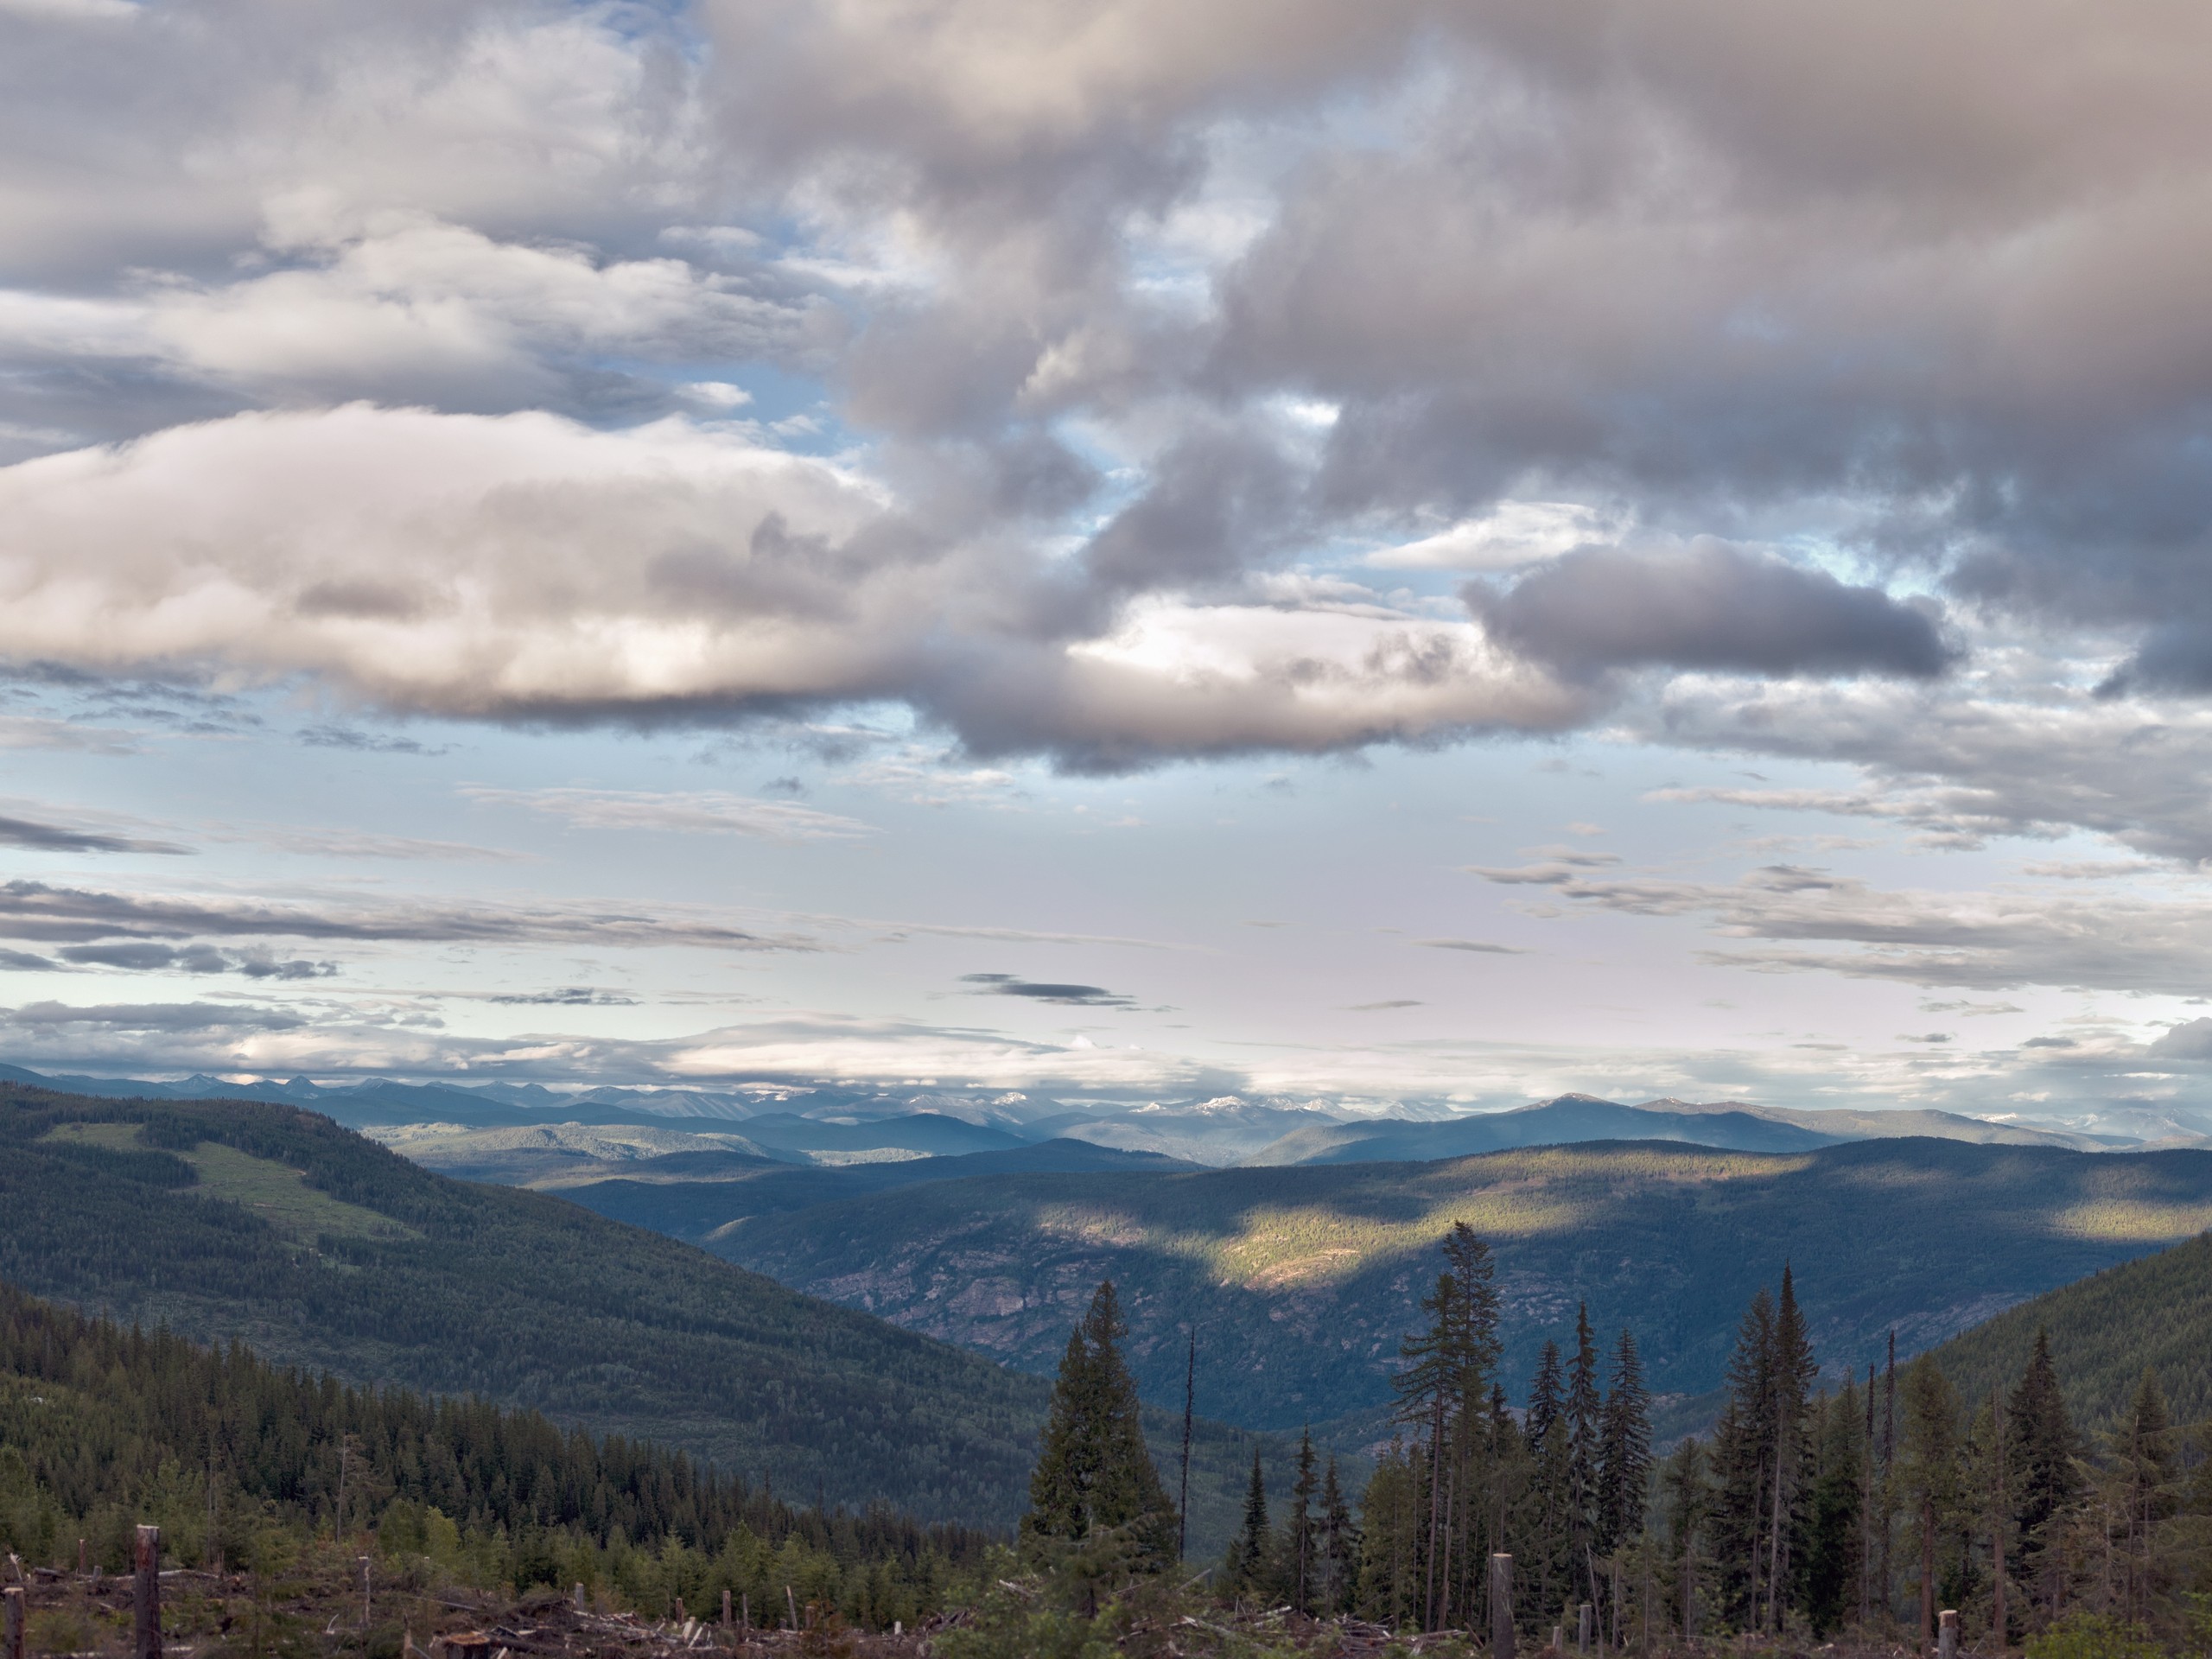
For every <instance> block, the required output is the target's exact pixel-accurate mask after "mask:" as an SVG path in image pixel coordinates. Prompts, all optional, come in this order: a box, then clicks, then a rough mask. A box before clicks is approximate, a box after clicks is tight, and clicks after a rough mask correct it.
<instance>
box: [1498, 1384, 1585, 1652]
mask: <svg viewBox="0 0 2212 1659" xmlns="http://www.w3.org/2000/svg"><path fill="white" fill-rule="evenodd" d="M1566 1389H1567V1376H1566V1371H1565V1368H1564V1367H1563V1366H1562V1365H1561V1364H1560V1353H1559V1344H1557V1343H1555V1342H1547V1343H1545V1344H1544V1351H1543V1353H1542V1355H1541V1357H1539V1358H1538V1360H1537V1362H1536V1375H1535V1380H1534V1381H1533V1382H1531V1383H1529V1409H1528V1413H1527V1415H1526V1419H1525V1421H1526V1422H1527V1425H1528V1440H1529V1462H1530V1468H1529V1504H1528V1510H1529V1513H1528V1515H1527V1517H1526V1522H1525V1527H1526V1530H1525V1533H1524V1535H1523V1539H1522V1541H1523V1544H1524V1546H1525V1548H1524V1549H1523V1550H1522V1554H1524V1555H1525V1556H1526V1557H1527V1560H1526V1564H1525V1565H1526V1568H1527V1569H1533V1570H1524V1569H1523V1564H1522V1563H1521V1562H1518V1561H1516V1564H1515V1565H1516V1571H1515V1573H1514V1575H1513V1577H1514V1589H1515V1592H1516V1595H1517V1596H1519V1597H1520V1598H1522V1611H1523V1612H1524V1613H1525V1614H1526V1615H1527V1622H1529V1623H1531V1624H1541V1622H1542V1620H1543V1619H1544V1618H1546V1617H1547V1616H1548V1615H1549V1614H1550V1613H1552V1612H1553V1611H1555V1610H1556V1608H1557V1606H1558V1604H1559V1601H1560V1598H1561V1597H1562V1596H1563V1595H1564V1594H1565V1593H1566V1592H1567V1587H1568V1586H1569V1585H1570V1584H1571V1583H1572V1582H1573V1577H1572V1574H1573V1567H1574V1518H1573V1517H1574V1460H1573V1459H1574V1453H1573V1440H1574V1433H1573V1424H1572V1422H1570V1421H1569V1420H1568V1418H1567V1397H1566Z"/></svg>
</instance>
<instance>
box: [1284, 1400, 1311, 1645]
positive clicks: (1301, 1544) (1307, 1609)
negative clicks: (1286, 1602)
mask: <svg viewBox="0 0 2212 1659" xmlns="http://www.w3.org/2000/svg"><path fill="white" fill-rule="evenodd" d="M1319 1492H1320V1480H1319V1475H1318V1473H1317V1472H1316V1471H1315V1468H1314V1460H1313V1430H1312V1429H1311V1428H1308V1429H1306V1431H1305V1432H1304V1433H1302V1434H1300V1436H1299V1440H1298V1475H1297V1478H1296V1479H1294V1480H1293V1481H1292V1482H1291V1486H1290V1525H1289V1528H1288V1529H1287V1531H1286V1533H1285V1534H1284V1536H1283V1559H1282V1580H1283V1587H1284V1588H1285V1589H1286V1590H1287V1591H1288V1592H1290V1605H1292V1606H1293V1607H1294V1608H1296V1609H1297V1610H1298V1611H1300V1612H1301V1613H1311V1612H1312V1611H1313V1604H1314V1593H1313V1592H1314V1588H1315V1579H1316V1573H1315V1567H1316V1565H1317V1563H1316V1560H1315V1551H1314V1536H1313V1531H1314V1529H1313V1522H1314V1515H1313V1500H1314V1498H1315V1497H1318V1496H1319Z"/></svg>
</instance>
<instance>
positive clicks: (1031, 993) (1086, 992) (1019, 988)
mask: <svg viewBox="0 0 2212 1659" xmlns="http://www.w3.org/2000/svg"><path fill="white" fill-rule="evenodd" d="M960 982H961V983H962V984H963V985H976V986H980V987H982V990H981V991H980V992H979V993H978V995H986V996H1018V997H1023V998H1026V999H1027V1000H1028V1001H1033V1002H1055V1003H1058V1004H1060V1005H1061V1006H1063V1007H1074V1008H1133V1007H1135V1006H1136V1003H1135V1001H1133V1000H1131V999H1130V998H1128V997H1126V996H1122V995H1119V994H1118V993H1116V992H1114V991H1109V990H1107V989H1106V988H1103V986H1098V985H1059V984H1051V983H1045V982H1038V981H1034V980H1027V979H1018V978H1016V977H1015V976H1014V975H1012V974H963V975H961V976H960Z"/></svg>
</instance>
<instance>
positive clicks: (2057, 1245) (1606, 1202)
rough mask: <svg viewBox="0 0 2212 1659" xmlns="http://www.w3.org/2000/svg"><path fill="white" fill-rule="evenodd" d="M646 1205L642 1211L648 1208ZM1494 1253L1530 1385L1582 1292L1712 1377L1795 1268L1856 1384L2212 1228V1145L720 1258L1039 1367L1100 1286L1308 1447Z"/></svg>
mask: <svg viewBox="0 0 2212 1659" xmlns="http://www.w3.org/2000/svg"><path fill="white" fill-rule="evenodd" d="M639 1213H640V1214H641V1215H642V1214H643V1213H644V1211H642V1209H641V1211H639ZM1455 1220H1465V1221H1467V1222H1468V1223H1469V1224H1471V1225H1472V1226H1473V1227H1474V1228H1475V1230H1476V1231H1477V1232H1478V1233H1479V1234H1480V1235H1481V1236H1483V1237H1484V1238H1485V1239H1487V1240H1488V1241H1489V1242H1490V1243H1491V1245H1492V1246H1493V1248H1494V1249H1496V1251H1497V1261H1498V1282H1499V1288H1500V1291H1501V1294H1502V1296H1503V1303H1504V1309H1505V1319H1504V1338H1505V1361H1504V1370H1505V1376H1506V1377H1507V1379H1508V1382H1509V1386H1510V1387H1512V1388H1513V1389H1516V1391H1517V1390H1518V1389H1519V1388H1520V1387H1521V1385H1522V1383H1523V1382H1524V1381H1525V1379H1526V1378H1527V1377H1528V1376H1529V1372H1530V1370H1531V1369H1532V1368H1533V1366H1534V1363H1535V1357H1536V1351H1537V1350H1538V1348H1539V1347H1541V1344H1542V1342H1543V1340H1544V1338H1546V1337H1547V1336H1558V1335H1560V1333H1561V1332H1563V1330H1564V1329H1565V1328H1566V1327H1567V1325H1569V1324H1570V1323H1571V1322H1572V1320H1573V1316H1574V1306H1575V1303H1576V1302H1577V1300H1581V1299H1584V1298H1586V1299H1587V1300H1589V1302H1590V1305H1591V1316H1592V1319H1593V1320H1594V1321H1595V1322H1596V1324H1597V1325H1598V1327H1599V1329H1600V1330H1607V1331H1610V1330H1613V1329H1617V1328H1618V1327H1620V1326H1623V1325H1626V1326H1628V1327H1629V1328H1630V1329H1631V1330H1633V1331H1634V1332H1635V1334H1636V1337H1637V1341H1638V1343H1639V1344H1641V1345H1642V1347H1643V1351H1644V1355H1645V1357H1646V1360H1647V1362H1648V1363H1649V1370H1650V1376H1651V1382H1652V1386H1653V1388H1654V1389H1656V1390H1657V1391H1659V1392H1661V1393H1662V1394H1666V1393H1681V1394H1701V1393H1703V1392H1705V1391H1706V1390H1708V1389H1713V1388H1714V1387H1715V1386H1717V1385H1718V1384H1719V1381H1720V1378H1721V1373H1722V1370H1723V1367H1724V1365H1725V1363H1726V1356H1727V1352H1728V1349H1729V1345H1730V1344H1731V1342H1732V1339H1733V1337H1734V1332H1735V1325H1736V1320H1737V1317H1738V1314H1739V1313H1741V1311H1742V1309H1743V1306H1744V1305H1745V1301H1746V1300H1747V1299H1748V1298H1749V1296H1750V1295H1751V1292H1752V1291H1753V1289H1754V1288H1756V1287H1757V1286H1758V1285H1759V1284H1760V1283H1762V1282H1764V1281H1770V1280H1771V1279H1772V1277H1773V1276H1774V1274H1776V1273H1777V1272H1778V1271H1779V1269H1780V1267H1781V1265H1782V1263H1783V1261H1784V1260H1789V1261H1791V1262H1795V1264H1796V1269H1797V1283H1798V1289H1799V1294H1801V1295H1802V1298H1803V1300H1804V1302H1805V1306H1806V1307H1807V1310H1808V1316H1809V1317H1810V1319H1811V1320H1812V1322H1813V1323H1812V1335H1813V1338H1814V1341H1815V1344H1816V1345H1817V1347H1818V1350H1819V1351H1820V1352H1821V1355H1822V1356H1823V1357H1824V1358H1825V1359H1827V1361H1828V1362H1829V1363H1832V1364H1835V1365H1838V1366H1843V1365H1863V1364H1864V1363H1865V1362H1866V1360H1867V1359H1869V1358H1871V1357H1874V1356H1875V1354H1876V1353H1877V1352H1878V1351H1879V1350H1880V1348H1881V1347H1882V1345H1883V1344H1884V1342H1885V1337H1886V1333H1887V1332H1888V1331H1889V1330H1890V1329H1891V1327H1893V1326H1894V1327H1895V1328H1896V1329H1897V1333H1898V1341H1899V1345H1900V1347H1901V1348H1902V1349H1903V1350H1904V1351H1906V1352H1908V1353H1910V1352H1912V1351H1916V1350H1917V1349H1919V1348H1922V1347H1925V1346H1928V1345H1929V1344H1933V1343H1936V1342H1938V1341H1941V1340H1942V1338H1946V1337H1948V1336H1950V1335H1952V1334H1953V1333H1954V1332H1957V1331H1960V1330H1961V1329H1963V1328H1965V1327H1966V1326H1967V1325H1972V1324H1974V1323H1976V1322H1977V1321H1979V1320H1980V1319H1986V1318H1987V1317H1988V1316H1989V1315H1990V1314H1992V1313H1996V1312H1998V1311H1999V1310H2001V1309H2003V1308H2005V1307H2007V1306H2011V1305H2012V1304H2013V1303H2015V1302H2018V1301H2020V1300H2024V1299H2025V1298H2027V1297H2029V1296H2032V1295H2035V1294H2038V1293H2040V1292H2042V1291H2045V1290H2048V1289H2050V1288H2051V1287H2055V1286H2057V1285H2061V1284H2064V1283H2066V1282H2068V1281H2070V1280H2074V1279H2077V1278H2080V1277H2081V1276H2082V1275H2083V1274H2088V1273H2092V1272H2094V1271H2095V1270H2096V1269H2097V1268H2101V1267H2107V1266H2110V1265H2112V1264H2113V1263H2116V1262H2123V1261H2126V1260H2127V1259H2129V1258H2131V1257H2133V1256H2137V1255H2142V1254H2144V1253H2145V1252H2147V1251H2150V1250H2154V1249H2158V1248H2159V1247H2160V1246H2161V1245H2164V1244H2166V1243H2171V1242H2172V1241H2174V1240H2176V1239H2179V1238H2183V1237H2187V1236H2190V1235H2191V1234H2193V1233H2195V1232H2196V1231H2197V1230H2199V1229H2201V1228H2202V1227H2204V1226H2206V1225H2207V1224H2212V1153H2204V1152H2196V1151H2176V1152H2164V1153H2149V1154H2089V1153H2077V1152H2070V1151H2066V1150H2063V1149H2058V1148H2050V1147H2003V1146H1985V1145H1974V1144H1970V1143H1965V1142H1960V1141H1910V1140H1907V1141H1893V1140H1885V1141H1864V1142H1858V1143H1853V1144H1850V1145H1845V1146H1838V1147H1823V1148H1819V1149H1816V1150H1814V1151H1810V1152H1805V1153H1798V1154H1786V1155H1772V1154H1752V1153H1727V1152H1712V1151H1703V1150H1698V1149H1694V1148H1676V1147H1659V1146H1654V1145H1649V1144H1643V1145H1618V1144H1616V1145H1611V1146H1606V1145H1599V1146H1588V1147H1552V1148H1548V1149H1539V1150H1529V1151H1516V1152H1507V1153H1497V1154H1490V1155H1488V1156H1484V1157H1478V1158H1466V1159H1458V1160H1447V1161H1442V1162H1435V1163H1425V1164H1356V1165H1346V1166H1303V1167H1284V1168H1244V1169H1225V1170H1208V1171H1204V1172H1199V1173H1180V1174H1163V1175H1145V1174H1116V1173H1095V1174H1084V1175H1080V1176H1058V1175H1025V1176H993V1177H988V1178H984V1179H973V1180H964V1181H955V1182H941V1183H938V1184H935V1185H926V1186H915V1187H908V1188H905V1189H902V1190H899V1191H896V1192H883V1193H879V1194H876V1195H874V1196H872V1197H869V1198H866V1199H862V1200H856V1201H850V1202H846V1203H841V1204H834V1205H820V1206H817V1207H815V1208H812V1209H808V1210H800V1211H792V1212H788V1213H785V1214H781V1215H775V1216H759V1217H753V1219H750V1220H747V1221H744V1222H741V1223H739V1224H735V1225H734V1226H732V1227H729V1228H728V1229H725V1230H722V1231H721V1233H719V1234H718V1235H716V1236H714V1237H712V1238H711V1239H710V1240H709V1248H712V1249H717V1250H720V1251H721V1252H722V1253H724V1254H726V1255H729V1256H730V1257H731V1258H732V1259H733V1260H735V1261H739V1262H744V1263H746V1264H747V1265H748V1266H752V1267H755V1268H759V1269H760V1271H762V1272H764V1273H768V1274H772V1275H774V1276H775V1277H777V1278H779V1279H781V1280H782V1281H785V1283H788V1284H791V1285H795V1286H798V1287H803V1288H805V1289H807V1290H809V1291H812V1292H814V1293H816V1294H821V1295H824V1296H829V1297H834V1298H836V1300H841V1301H845V1302H849V1303H850V1304H852V1305H853V1306H861V1307H866V1308H868V1309H870V1310H872V1311H874V1312H876V1313H882V1314H884V1315H885V1316H887V1318H890V1319H893V1320H895V1321H897V1322H899V1323H900V1324H904V1325H909V1326H911V1327H912V1328H914V1329H917V1330H922V1331H926V1332H930V1333H931V1334H932V1335H935V1336H939V1337H944V1338H946V1339H948V1340H950V1341H955V1342H960V1343H963V1344H968V1345H969V1346H971V1347H974V1348H976V1349H978V1350H981V1351H984V1352H987V1353H990V1354H993V1355H995V1356H999V1357H1003V1358H1005V1359H1006V1360H1007V1361H1008V1362H1010V1363H1014V1364H1017V1365H1023V1366H1027V1367H1030V1368H1032V1369H1036V1370H1044V1369H1046V1368H1047V1367H1049V1366H1050V1365H1051V1364H1052V1363H1053V1362H1054V1360H1055V1359H1056V1358H1057V1357H1058V1351H1059V1345H1060V1344H1061V1343H1062V1342H1063V1341H1064V1340H1065V1332H1066V1325H1065V1316H1064V1314H1062V1313H1060V1312H1059V1310H1060V1309H1062V1308H1064V1307H1065V1305H1066V1299H1067V1298H1068V1297H1070V1296H1071V1295H1073V1294H1077V1293H1078V1292H1079V1290H1080V1289H1081V1288H1082V1287H1086V1286H1088V1285H1091V1284H1095V1283H1096V1281H1098V1279H1099V1278H1101V1277H1103V1276H1105V1275H1107V1274H1111V1275H1112V1276H1113V1277H1114V1279H1115V1280H1116V1282H1117V1283H1118V1284H1119V1285H1120V1286H1121V1287H1122V1301H1123V1306H1124V1308H1125V1309H1126V1311H1127V1313H1128V1318H1129V1321H1130V1325H1131V1332H1132V1334H1131V1340H1130V1355H1131V1362H1132V1364H1133V1366H1134V1367H1135V1370H1136V1372H1137V1375H1138V1376H1139V1378H1140V1380H1141V1382H1142V1383H1143V1384H1144V1386H1145V1387H1146V1389H1147V1390H1148V1392H1149V1393H1150V1394H1151V1395H1153V1396H1154V1397H1155V1398H1157V1397H1160V1396H1161V1391H1162V1390H1163V1389H1169V1388H1172V1386H1173V1383H1176V1382H1179V1380H1180V1376H1181V1370H1182V1365H1183V1354H1184V1350H1183V1338H1182V1335H1181V1332H1182V1331H1183V1329H1184V1327H1185V1325H1186V1323H1188V1324H1195V1325H1197V1327H1198V1332H1199V1333H1200V1344H1201V1346H1200V1353H1199V1363H1198V1402H1199V1408H1200V1409H1201V1410H1204V1411H1206V1412H1208V1413H1210V1414H1214V1415H1216V1416H1221V1417H1225V1418H1228V1419H1230V1420H1231V1421H1238V1422H1242V1423H1244V1424H1247V1425H1249V1426H1252V1427H1277V1428H1289V1429H1294V1428H1295V1427H1297V1426H1298V1425H1299V1424H1300V1422H1302V1421H1307V1420H1308V1419H1311V1420H1313V1421H1324V1420H1327V1419H1331V1418H1334V1417H1337V1416H1338V1415H1341V1414H1345V1413H1348V1412H1352V1411H1356V1410H1360V1409H1363V1408H1370V1407H1372V1406H1374V1405H1376V1404H1377V1403H1379V1402H1382V1401H1383V1400H1385V1399H1387V1398H1388V1397H1389V1381H1388V1378H1389V1373H1390V1371H1391V1370H1393V1369H1395V1363H1396V1357H1397V1351H1398V1342H1399V1338H1400V1337H1401V1335H1402V1333H1403V1332H1406V1331H1408V1330H1411V1329H1414V1327H1415V1326H1416V1325H1418V1324H1419V1322H1420V1321H1419V1315H1418V1313H1417V1309H1416V1306H1415V1304H1416V1301H1417V1299H1418V1297H1419V1296H1420V1294H1421V1292H1422V1290H1423V1289H1425V1288H1426V1287H1427V1284H1428V1283H1429V1282H1430V1280H1431V1278H1432V1276H1433V1274H1434V1272H1435V1264H1434V1261H1433V1245H1434V1243H1435V1241H1436V1240H1437V1239H1438V1238H1439V1237H1440V1236H1441V1235H1442V1233H1443V1232H1444V1230H1446V1227H1447V1226H1448V1225H1449V1224H1451V1223H1452V1222H1453V1221H1455Z"/></svg>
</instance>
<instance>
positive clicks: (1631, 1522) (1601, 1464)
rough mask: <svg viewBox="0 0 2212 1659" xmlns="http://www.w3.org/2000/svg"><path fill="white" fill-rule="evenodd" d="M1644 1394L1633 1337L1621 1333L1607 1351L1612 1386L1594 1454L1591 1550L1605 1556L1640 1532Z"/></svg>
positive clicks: (1646, 1434)
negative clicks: (1594, 1536)
mask: <svg viewBox="0 0 2212 1659" xmlns="http://www.w3.org/2000/svg"><path fill="white" fill-rule="evenodd" d="M1650 1398H1651V1397H1650V1395H1649V1391H1648V1390H1647V1389H1645V1388H1644V1386H1643V1361H1642V1360H1641V1359H1639V1358H1638V1357H1637V1351H1636V1338H1634V1337H1632V1336H1630V1334H1629V1333H1628V1332H1627V1331H1626V1330H1625V1329H1624V1330H1623V1331H1622V1332H1621V1339H1620V1341H1619V1343H1618V1344H1617V1345H1616V1346H1615V1348H1614V1350H1613V1375H1612V1386H1611V1389H1608V1390H1607V1391H1606V1394H1605V1427H1604V1433H1603V1434H1602V1436H1601V1437H1600V1440H1599V1452H1598V1512H1599V1528H1598V1541H1597V1547H1598V1549H1599V1553H1600V1554H1607V1555H1610V1554H1612V1553H1613V1552H1614V1551H1615V1550H1616V1549H1618V1548H1620V1547H1621V1545H1622V1544H1624V1543H1625V1542H1626V1541H1629V1540H1630V1539H1631V1538H1633V1537H1635V1536H1636V1535H1637V1534H1638V1533H1640V1532H1642V1531H1643V1494H1644V1489H1645V1487H1646V1486H1648V1485H1649V1484H1650V1479H1651V1407H1650Z"/></svg>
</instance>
